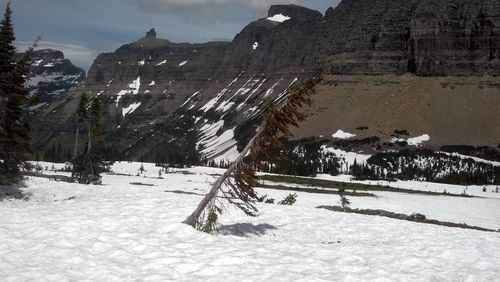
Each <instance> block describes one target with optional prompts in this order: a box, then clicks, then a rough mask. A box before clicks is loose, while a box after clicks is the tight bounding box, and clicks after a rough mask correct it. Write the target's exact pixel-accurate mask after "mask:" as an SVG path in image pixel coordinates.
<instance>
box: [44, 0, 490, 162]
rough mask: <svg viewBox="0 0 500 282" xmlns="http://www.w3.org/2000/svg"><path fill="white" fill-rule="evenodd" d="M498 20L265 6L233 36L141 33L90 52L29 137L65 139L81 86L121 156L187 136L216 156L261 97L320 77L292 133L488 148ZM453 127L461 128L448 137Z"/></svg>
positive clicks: (373, 1)
mask: <svg viewBox="0 0 500 282" xmlns="http://www.w3.org/2000/svg"><path fill="white" fill-rule="evenodd" d="M499 15H500V1H498V0H482V1H479V0H470V1H462V0H448V1H439V2H437V1H431V0H425V1H417V0H410V1H408V0H394V1H387V0H344V1H343V2H342V3H341V4H340V5H339V6H338V7H337V8H335V9H329V10H328V11H327V12H326V14H325V16H322V15H321V13H319V12H317V11H313V10H310V9H307V8H303V7H299V6H295V5H278V6H272V7H271V8H270V10H269V14H268V15H267V17H266V18H262V19H259V20H256V21H254V22H252V23H250V24H249V25H248V26H246V27H245V28H244V29H243V30H242V31H241V32H240V33H239V34H237V35H236V37H235V38H234V40H233V41H232V42H211V43H206V44H179V43H172V42H170V41H168V40H164V39H158V38H156V32H155V31H154V30H151V31H149V32H148V33H147V34H146V36H145V37H144V38H142V39H140V40H138V41H136V42H134V43H131V44H127V45H124V46H122V47H120V48H119V49H118V50H116V51H115V52H113V53H106V54H101V55H99V56H98V57H97V59H96V60H95V62H94V64H93V66H92V68H91V69H90V71H89V75H88V79H87V81H86V85H85V87H84V88H79V89H77V90H76V91H73V92H72V93H70V95H68V96H66V97H64V98H61V99H60V100H58V101H56V102H54V103H52V105H51V107H50V108H49V109H47V111H46V112H45V114H44V115H43V119H42V122H41V124H40V125H39V129H40V130H39V131H37V133H36V138H35V139H36V141H37V146H38V147H43V146H46V145H47V144H48V143H50V142H52V141H51V140H53V139H54V138H55V137H54V136H58V137H57V138H63V139H64V138H68V139H69V138H71V137H70V136H71V134H72V131H73V127H74V125H73V124H72V116H73V112H74V107H75V103H76V99H75V97H76V95H77V94H78V93H80V92H82V91H86V92H88V93H90V94H91V95H94V96H100V97H101V99H102V100H103V102H104V109H105V113H106V114H105V119H106V122H105V130H106V132H107V138H108V141H109V142H110V143H113V144H116V147H117V148H119V151H120V152H123V154H124V158H138V157H139V156H150V155H154V154H155V152H156V151H155V149H157V148H159V147H161V145H162V144H165V143H169V142H176V141H175V140H177V139H178V138H180V137H181V136H183V135H185V134H186V132H190V131H191V130H192V129H193V128H194V129H197V130H199V132H200V134H199V140H198V145H201V146H202V147H203V148H204V149H203V152H204V153H205V154H206V155H207V156H208V157H214V156H217V155H220V154H222V153H225V152H228V151H229V152H230V151H231V150H233V151H234V146H235V144H236V141H235V140H234V139H235V138H236V137H235V132H236V133H237V134H236V135H241V132H246V131H248V130H250V131H251V130H252V127H251V126H252V122H250V123H247V121H249V120H250V121H252V120H255V119H258V117H259V115H260V114H261V113H262V112H263V111H264V110H265V107H266V101H269V100H276V99H279V98H282V97H283V95H285V94H286V90H287V89H289V88H290V87H291V86H292V85H294V84H296V83H298V82H299V81H300V80H301V79H303V78H306V77H308V76H310V75H311V74H312V73H315V72H322V73H323V74H324V75H325V78H326V80H325V81H326V82H325V84H324V85H322V86H321V87H320V91H319V93H318V95H317V96H315V100H316V101H317V102H318V104H316V105H315V106H314V107H313V108H312V109H311V110H310V112H309V115H310V116H311V117H312V120H314V123H313V124H309V125H308V127H306V128H303V129H299V130H298V131H297V134H298V136H299V137H309V136H318V135H324V136H326V137H329V136H331V134H333V133H334V132H335V130H337V129H340V128H344V129H346V130H347V129H349V130H351V131H354V130H355V128H357V127H365V125H369V128H370V130H369V131H365V132H364V133H360V134H359V136H363V135H366V134H369V135H374V136H375V135H376V136H378V138H379V139H380V143H385V142H386V141H388V140H390V139H391V138H392V137H391V135H392V133H393V131H395V130H398V129H407V130H408V131H410V132H411V133H412V134H414V135H421V134H424V133H425V134H431V135H432V136H431V141H429V144H431V145H433V146H440V145H448V144H474V145H496V144H497V143H499V142H500V126H499V124H500V119H499V117H498V115H497V114H495V113H493V112H489V111H486V112H484V111H482V110H481V105H488V106H487V108H488V109H490V107H495V106H496V105H498V103H499V100H500V97H497V96H498V91H499V89H500V79H499V78H498V75H500V53H499V52H500V51H499V49H498V47H499V46H500V30H499V28H500V16H499ZM403 74H404V75H403ZM394 75H396V76H394ZM458 76H467V77H468V78H467V79H463V80H461V79H458V80H457V79H456V77H458ZM428 77H429V78H428ZM431 85H432V86H431ZM443 93H446V94H443ZM453 93H463V94H459V95H456V96H453V95H452V94H453ZM374 97H378V98H377V99H375V100H374ZM416 97H420V98H421V99H416ZM332 99H333V100H332ZM414 99H416V100H414ZM449 99H454V101H453V103H449V102H450V100H449ZM471 100H472V101H474V102H473V103H471ZM408 101H414V102H416V103H418V105H419V106H418V111H416V110H415V109H416V108H412V107H411V103H409V102H408ZM451 104H453V105H457V107H458V106H460V105H463V106H464V107H462V106H460V107H459V108H460V109H459V110H460V111H466V112H467V114H466V115H465V114H464V115H462V116H464V117H470V119H469V121H470V122H462V123H456V122H454V121H453V120H451V119H450V117H451V116H454V115H450V114H449V113H450V112H454V111H455V110H457V108H453V107H449V105H451ZM467 105H473V106H471V107H468V106H467ZM443 108H445V109H446V110H441V109H443ZM498 108H500V105H499V107H498ZM364 109H368V110H366V111H364ZM404 109H407V110H404ZM389 110H390V111H391V112H388V111H389ZM334 116H335V117H336V119H335V120H331V119H330V118H331V117H334ZM428 116H432V118H429V117H428ZM346 117H352V118H351V119H346ZM477 117H480V118H477ZM388 118H389V120H390V121H391V122H388ZM339 120H342V122H338V121H339ZM245 124H246V128H247V129H245V126H243V125H245ZM47 128H52V130H47ZM248 128H249V129H248ZM42 129H43V130H42ZM458 131H460V132H463V133H464V134H450V132H458ZM243 135H244V134H243ZM64 136H67V137H64Z"/></svg>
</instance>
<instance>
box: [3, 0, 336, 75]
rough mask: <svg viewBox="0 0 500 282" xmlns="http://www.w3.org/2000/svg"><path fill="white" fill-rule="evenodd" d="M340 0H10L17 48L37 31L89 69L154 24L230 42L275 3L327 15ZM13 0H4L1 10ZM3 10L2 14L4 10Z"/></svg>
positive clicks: (172, 32) (163, 32)
mask: <svg viewBox="0 0 500 282" xmlns="http://www.w3.org/2000/svg"><path fill="white" fill-rule="evenodd" d="M339 1H340V0H10V2H11V8H12V10H13V20H14V29H15V33H16V38H17V41H16V46H17V47H18V49H19V51H22V50H24V49H26V46H28V45H29V44H30V43H31V42H33V40H34V39H35V38H36V36H37V35H41V37H42V41H41V44H40V48H53V49H58V50H61V51H63V52H64V54H65V56H66V57H67V58H69V59H70V60H71V61H72V62H73V63H74V64H75V65H77V66H79V67H81V68H84V69H85V70H88V69H89V68H90V65H91V64H92V61H93V60H94V59H95V57H96V56H97V55H98V54H99V53H103V52H113V51H114V50H116V49H117V48H118V47H120V46H121V45H123V44H127V43H130V42H133V41H135V40H137V39H139V38H141V37H143V36H144V35H145V33H146V32H147V31H148V30H149V29H151V28H155V30H156V32H157V34H158V35H157V37H159V38H165V39H168V40H170V41H173V42H191V43H194V42H196V43H201V42H207V41H214V40H224V41H231V40H232V39H233V38H234V36H235V35H236V34H237V33H238V32H240V31H241V29H242V28H243V27H245V26H246V25H247V24H248V23H250V22H252V21H254V20H256V19H259V18H263V17H266V16H267V11H268V9H269V6H270V5H273V4H297V5H301V6H304V7H308V8H311V9H315V10H318V11H320V12H321V13H323V14H324V13H325V11H326V10H327V9H328V7H335V6H336V5H337V4H338V2H339ZM7 2H8V0H0V4H1V7H2V9H4V7H5V6H6V4H7ZM2 14H3V13H2Z"/></svg>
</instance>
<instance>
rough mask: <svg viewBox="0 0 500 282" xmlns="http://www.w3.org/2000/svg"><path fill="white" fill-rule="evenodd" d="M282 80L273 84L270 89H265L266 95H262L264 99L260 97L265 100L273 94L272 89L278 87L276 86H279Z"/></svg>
mask: <svg viewBox="0 0 500 282" xmlns="http://www.w3.org/2000/svg"><path fill="white" fill-rule="evenodd" d="M282 80H283V78H281V79H280V80H278V81H277V82H276V83H275V84H273V86H271V88H269V89H267V91H266V94H264V97H262V98H263V99H265V98H267V97H268V96H269V95H271V94H273V91H274V88H275V87H276V86H278V84H280V82H281V81H282Z"/></svg>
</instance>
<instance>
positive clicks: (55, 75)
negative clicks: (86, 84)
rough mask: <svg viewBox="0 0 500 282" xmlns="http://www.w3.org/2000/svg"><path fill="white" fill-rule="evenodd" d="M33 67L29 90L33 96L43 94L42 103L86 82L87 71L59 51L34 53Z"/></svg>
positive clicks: (50, 50) (47, 50) (45, 50)
mask: <svg viewBox="0 0 500 282" xmlns="http://www.w3.org/2000/svg"><path fill="white" fill-rule="evenodd" d="M31 65H32V68H31V72H30V78H29V81H28V88H29V90H30V93H32V94H36V93H41V94H42V102H50V101H52V100H53V98H54V95H59V94H64V93H66V92H67V91H69V90H72V89H75V88H76V87H78V86H79V85H81V84H82V82H83V81H84V80H85V71H84V70H82V69H80V68H78V67H76V66H74V65H73V64H72V63H71V61H70V60H68V59H65V58H64V54H63V53H62V52H61V51H58V50H53V49H44V50H37V51H34V52H33V57H32V63H31Z"/></svg>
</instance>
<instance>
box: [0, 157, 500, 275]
mask: <svg viewBox="0 0 500 282" xmlns="http://www.w3.org/2000/svg"><path fill="white" fill-rule="evenodd" d="M140 165H141V164H140V163H126V162H122V163H116V164H115V165H114V166H113V167H112V169H113V171H114V172H115V173H121V174H126V175H104V177H103V185H102V186H93V185H88V186H86V185H79V184H68V183H64V182H55V181H49V180H48V179H44V178H30V179H29V180H28V181H27V182H26V185H27V187H26V188H24V190H25V191H26V192H31V193H32V197H31V199H30V200H29V201H18V200H5V201H3V202H0V214H2V215H4V214H8V215H9V216H2V217H0V254H1V256H0V277H2V280H3V281H54V280H56V281H61V280H63V281H80V280H91V281H137V280H140V281H187V280H190V281H235V280H244V281H268V280H272V281H337V280H340V281H374V280H377V281H394V280H397V281H405V280H406V281H429V280H433V281H435V280H438V281H457V280H459V281H464V280H466V281H498V277H499V275H500V270H499V269H498V265H499V264H500V235H499V234H498V233H488V232H479V231H473V230H464V229H457V228H447V227H441V226H433V225H427V224H419V223H414V222H406V221H399V220H393V219H388V218H383V217H374V216H364V215H356V214H343V213H336V212H331V211H327V210H322V209H315V208H314V206H316V202H317V203H319V204H338V196H336V195H320V194H308V193H297V194H298V195H299V196H298V199H297V204H296V205H294V206H279V205H268V204H258V208H259V210H260V215H259V216H258V217H255V218H249V217H246V216H245V215H243V214H242V213H240V212H238V211H236V210H235V209H234V208H231V207H227V211H226V212H225V213H224V215H223V216H222V217H221V228H220V231H219V233H218V234H216V235H208V234H204V233H201V232H198V231H195V230H194V229H192V228H191V227H189V226H187V225H184V224H181V223H180V222H181V221H182V220H184V219H185V217H186V216H188V215H189V214H190V213H191V212H192V211H193V209H194V208H195V207H196V205H197V204H198V202H199V201H200V200H201V196H199V195H190V194H178V193H172V191H176V190H178V191H183V192H191V193H197V194H203V193H205V192H206V191H207V190H208V188H209V186H210V183H211V182H212V181H213V179H214V175H213V174H216V173H221V172H222V171H223V170H220V169H212V168H203V167H194V168H192V169H188V170H175V173H169V174H163V177H164V179H157V178H153V177H157V176H158V170H159V168H156V167H154V164H146V163H144V164H143V166H144V168H145V170H146V171H145V172H144V174H143V175H141V176H135V175H136V174H137V172H138V170H139V167H140ZM49 167H51V165H49ZM128 174H131V175H132V176H128ZM144 176H146V177H144ZM131 182H142V183H144V184H151V185H154V186H140V185H134V184H130V183H131ZM165 191H169V192H165ZM258 191H259V192H261V193H264V194H269V195H270V196H274V197H276V200H277V201H279V200H281V199H282V198H283V197H284V196H285V195H286V194H289V193H290V192H289V191H276V190H267V189H266V190H264V189H258ZM389 194H396V193H389ZM397 195H399V193H397ZM73 197H74V198H73ZM385 197H387V195H385V194H382V195H381V197H380V198H385ZM380 198H379V199H380ZM351 199H352V201H353V205H356V202H359V201H360V200H359V198H357V197H356V198H354V197H353V198H351ZM432 199H440V200H446V201H447V200H448V199H450V197H431V196H429V197H428V198H427V199H423V201H432ZM460 199H461V198H460ZM463 200H464V201H466V200H467V201H468V200H471V199H469V198H463ZM373 201H377V199H376V198H374V199H373ZM398 201H399V202H400V204H401V205H407V204H408V203H409V202H411V201H415V197H411V195H409V196H408V197H400V198H399V199H396V200H394V201H393V202H391V203H397V202H398ZM386 204H387V203H384V204H382V205H383V206H385V207H386V209H389V208H388V207H387V205H386ZM463 204H464V203H459V204H458V205H463ZM367 205H372V203H367ZM449 205H454V204H453V202H450V204H449ZM458 205H457V206H458ZM471 205H475V204H474V202H471ZM481 205H482V203H481ZM491 209H494V207H491V208H490V209H489V210H486V209H485V210H483V211H481V210H478V211H474V212H484V213H489V212H491ZM424 214H425V213H424ZM497 218H498V217H497Z"/></svg>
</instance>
